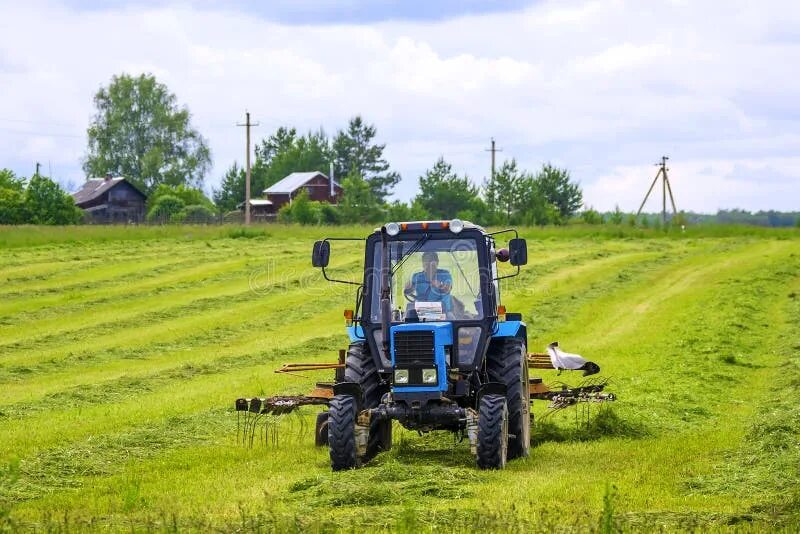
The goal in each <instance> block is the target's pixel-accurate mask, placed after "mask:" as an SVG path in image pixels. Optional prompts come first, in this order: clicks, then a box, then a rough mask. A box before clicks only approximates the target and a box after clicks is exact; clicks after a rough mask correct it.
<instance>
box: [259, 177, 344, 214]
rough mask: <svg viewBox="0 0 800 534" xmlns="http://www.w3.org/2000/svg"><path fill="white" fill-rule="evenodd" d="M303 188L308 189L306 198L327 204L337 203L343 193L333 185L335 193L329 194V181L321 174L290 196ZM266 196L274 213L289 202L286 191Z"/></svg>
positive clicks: (295, 194)
mask: <svg viewBox="0 0 800 534" xmlns="http://www.w3.org/2000/svg"><path fill="white" fill-rule="evenodd" d="M303 189H305V190H306V191H308V198H310V199H311V200H317V201H320V202H328V203H329V204H338V203H339V201H340V200H341V199H342V194H344V190H343V189H342V188H341V187H338V186H334V189H335V193H334V195H333V196H331V185H330V181H329V180H328V179H327V178H326V177H325V176H323V175H321V174H320V175H317V176H315V177H314V178H312V179H311V180H309V181H308V182H306V183H305V185H304V186H303V187H301V188H298V189H297V190H295V191H294V193H292V195H291V197H292V198H294V197H296V196H297V195H299V194H300V191H302V190H303ZM267 198H268V199H270V200H271V201H272V211H273V212H274V213H277V212H278V210H279V209H281V207H282V206H283V205H285V204H288V203H289V195H288V194H287V193H269V194H267Z"/></svg>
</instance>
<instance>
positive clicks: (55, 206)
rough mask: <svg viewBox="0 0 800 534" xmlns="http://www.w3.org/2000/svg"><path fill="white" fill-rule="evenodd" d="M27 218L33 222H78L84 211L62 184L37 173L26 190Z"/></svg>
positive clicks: (29, 221) (27, 220)
mask: <svg viewBox="0 0 800 534" xmlns="http://www.w3.org/2000/svg"><path fill="white" fill-rule="evenodd" d="M25 219H26V220H25V222H28V223H31V224H59V225H60V224H78V223H79V222H81V220H82V219H83V211H81V209H80V208H78V207H77V206H75V202H74V200H73V199H72V196H70V195H69V194H67V193H66V192H64V190H63V189H61V186H59V185H58V184H57V183H55V182H54V181H53V180H51V179H50V178H46V177H44V176H39V175H36V176H34V177H33V178H31V181H30V184H28V188H27V189H26V190H25Z"/></svg>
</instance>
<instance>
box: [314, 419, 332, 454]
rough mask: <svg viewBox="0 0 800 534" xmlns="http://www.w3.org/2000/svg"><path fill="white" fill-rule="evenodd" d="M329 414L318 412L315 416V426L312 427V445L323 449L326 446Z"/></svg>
mask: <svg viewBox="0 0 800 534" xmlns="http://www.w3.org/2000/svg"><path fill="white" fill-rule="evenodd" d="M329 416H330V413H328V412H320V413H318V414H317V424H316V425H315V427H314V445H316V446H317V447H325V446H326V445H328V417H329Z"/></svg>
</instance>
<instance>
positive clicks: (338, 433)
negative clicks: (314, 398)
mask: <svg viewBox="0 0 800 534" xmlns="http://www.w3.org/2000/svg"><path fill="white" fill-rule="evenodd" d="M357 409H358V403H357V402H356V399H354V398H353V397H351V396H350V395H336V396H335V397H333V399H331V404H330V409H329V410H328V445H329V446H330V455H331V467H332V468H333V470H334V471H343V470H345V469H355V468H356V467H358V466H359V464H360V462H359V459H358V449H357V447H356V417H357V416H358V414H357V413H356V410H357Z"/></svg>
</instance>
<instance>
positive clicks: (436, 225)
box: [375, 219, 486, 233]
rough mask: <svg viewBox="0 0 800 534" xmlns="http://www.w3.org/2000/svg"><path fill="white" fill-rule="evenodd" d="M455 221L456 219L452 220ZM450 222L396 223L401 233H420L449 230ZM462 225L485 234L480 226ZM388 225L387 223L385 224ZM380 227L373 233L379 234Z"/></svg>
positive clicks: (465, 223) (466, 223)
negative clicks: (422, 231) (421, 231)
mask: <svg viewBox="0 0 800 534" xmlns="http://www.w3.org/2000/svg"><path fill="white" fill-rule="evenodd" d="M453 220H457V219H453ZM451 222H452V221H444V220H438V221H403V222H400V221H398V222H397V224H399V225H400V228H401V229H402V230H403V231H410V232H413V231H420V230H428V231H446V230H449V229H450V223H451ZM461 223H462V224H463V225H464V230H478V231H480V232H483V233H486V230H484V228H483V227H482V226H478V225H477V224H474V223H471V222H469V221H461ZM386 224H389V223H386ZM380 231H381V227H378V228H375V232H380Z"/></svg>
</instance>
